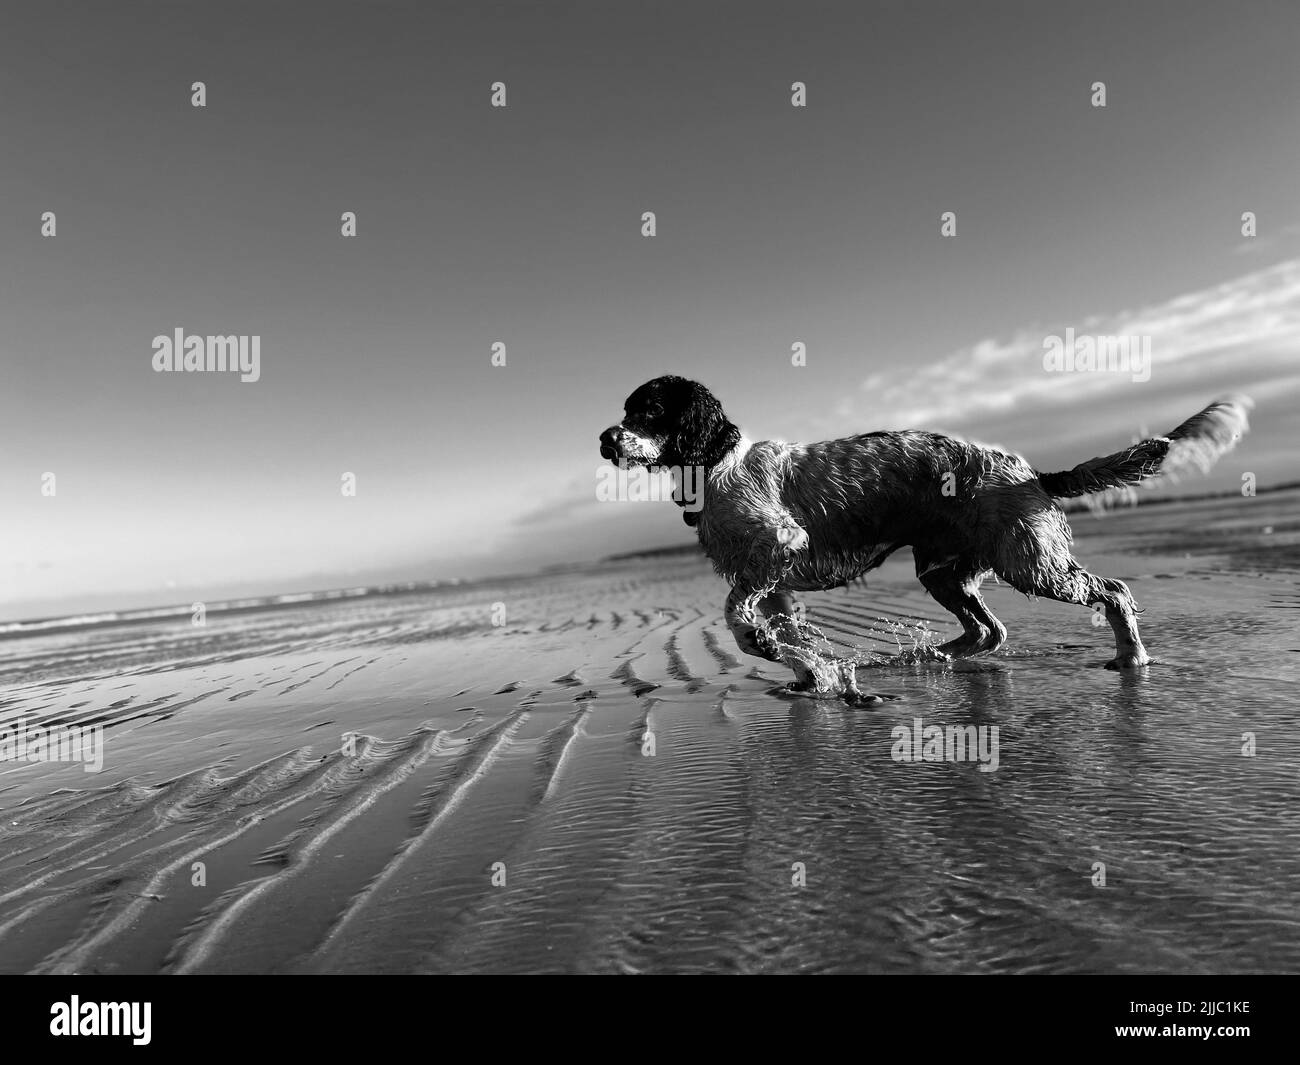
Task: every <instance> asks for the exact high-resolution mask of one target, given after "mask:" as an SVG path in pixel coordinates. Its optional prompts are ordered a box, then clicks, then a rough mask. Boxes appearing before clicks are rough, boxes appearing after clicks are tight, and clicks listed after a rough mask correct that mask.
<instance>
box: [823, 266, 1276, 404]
mask: <svg viewBox="0 0 1300 1065" xmlns="http://www.w3.org/2000/svg"><path fill="white" fill-rule="evenodd" d="M1067 328H1073V329H1074V330H1075V332H1076V334H1078V335H1080V336H1083V335H1085V334H1086V335H1091V336H1139V337H1150V343H1151V378H1150V380H1149V381H1146V382H1135V381H1134V380H1133V376H1132V375H1131V374H1128V373H1120V372H1105V373H1103V372H1049V371H1048V370H1045V369H1044V366H1043V355H1044V351H1045V349H1044V341H1045V339H1046V338H1047V337H1050V336H1063V335H1064V334H1065V331H1066V329H1067ZM1298 349H1300V259H1291V260H1287V261H1285V262H1281V263H1278V264H1277V265H1275V266H1271V267H1269V268H1267V269H1265V270H1260V271H1257V272H1254V273H1250V274H1246V275H1244V276H1242V277H1238V278H1236V279H1234V280H1231V281H1227V282H1224V283H1223V284H1220V285H1216V286H1214V287H1212V288H1206V289H1202V290H1200V291H1197V292H1190V293H1187V294H1185V295H1182V296H1178V297H1176V298H1174V299H1170V300H1167V301H1165V302H1163V303H1157V304H1152V305H1149V306H1146V307H1142V308H1140V309H1137V310H1125V311H1118V312H1115V313H1111V314H1107V315H1094V316H1092V317H1089V318H1086V319H1083V320H1080V321H1075V322H1061V323H1059V324H1057V325H1054V326H1052V327H1051V328H1046V329H1031V328H1026V329H1024V330H1021V331H1020V332H1018V333H1017V334H1016V335H1015V336H1014V337H1012V338H1011V339H1005V340H998V339H986V340H981V341H980V342H978V343H976V344H973V345H971V346H969V347H966V348H963V349H961V350H959V351H956V352H953V353H951V354H950V355H948V356H946V357H944V358H941V359H939V360H938V361H936V362H934V363H931V364H930V365H927V366H921V367H919V368H917V369H915V370H913V371H911V372H909V373H902V374H900V373H898V372H895V371H890V372H884V373H875V374H872V375H871V376H870V377H868V378H867V379H866V380H865V381H864V382H863V383H862V387H861V395H860V396H850V397H846V398H845V399H844V400H843V401H841V404H840V406H839V408H838V409H837V414H839V415H840V416H842V417H846V418H847V417H853V418H855V419H856V420H861V418H862V417H863V416H864V415H866V416H869V417H870V419H871V421H872V423H873V425H876V426H877V427H879V428H885V429H892V428H920V427H937V426H951V427H958V426H962V425H972V424H974V425H978V424H987V423H988V422H989V421H991V420H994V419H999V418H1001V417H1002V416H1004V415H1005V414H1006V413H1008V412H1010V411H1011V410H1013V409H1015V408H1016V407H1018V406H1020V405H1021V404H1023V403H1025V402H1026V401H1029V402H1031V403H1032V404H1034V405H1036V406H1037V407H1038V408H1039V409H1040V410H1044V411H1046V410H1048V409H1050V408H1051V407H1054V406H1068V407H1073V406H1076V405H1078V404H1081V403H1083V404H1089V405H1091V406H1092V407H1093V409H1096V407H1097V406H1098V405H1099V403H1100V402H1101V401H1106V402H1112V401H1113V402H1114V404H1115V405H1123V404H1129V403H1132V404H1136V403H1139V402H1142V403H1148V404H1149V403H1150V401H1151V400H1152V399H1154V398H1155V396H1156V395H1161V396H1166V395H1168V394H1170V393H1173V392H1178V393H1186V392H1189V391H1192V390H1195V389H1202V390H1208V391H1209V393H1210V394H1213V392H1214V391H1215V390H1223V389H1225V388H1228V389H1231V388H1241V387H1243V386H1244V385H1245V384H1247V383H1248V381H1249V380H1251V379H1253V380H1255V381H1260V382H1267V381H1271V380H1275V379H1276V378H1280V377H1284V376H1290V375H1291V374H1293V373H1294V372H1295V366H1296V354H1297V350H1298ZM1206 398H1210V396H1209V395H1207V396H1206Z"/></svg>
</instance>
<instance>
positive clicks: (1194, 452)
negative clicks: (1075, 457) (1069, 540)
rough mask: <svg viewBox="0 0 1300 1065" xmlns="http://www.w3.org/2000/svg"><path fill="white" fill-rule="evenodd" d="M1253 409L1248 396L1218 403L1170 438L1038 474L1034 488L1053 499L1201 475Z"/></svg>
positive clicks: (1234, 440) (1227, 446)
mask: <svg viewBox="0 0 1300 1065" xmlns="http://www.w3.org/2000/svg"><path fill="white" fill-rule="evenodd" d="M1254 405H1255V404H1254V403H1253V402H1251V400H1250V399H1249V398H1248V397H1246V396H1226V397H1224V398H1223V399H1216V400H1215V401H1214V402H1213V403H1211V404H1210V405H1209V406H1208V407H1206V408H1205V409H1204V410H1203V411H1201V413H1200V414H1194V415H1192V417H1190V418H1188V419H1187V421H1185V422H1183V424H1182V425H1180V426H1179V427H1178V428H1177V429H1175V430H1173V432H1171V433H1170V434H1169V435H1168V436H1156V437H1152V438H1151V439H1150V440H1143V441H1141V442H1140V443H1137V444H1134V445H1133V446H1132V447H1128V448H1125V449H1124V450H1123V451H1117V452H1115V454H1113V455H1105V456H1103V457H1101V458H1096V459H1089V460H1088V461H1087V462H1081V463H1079V465H1078V466H1076V467H1074V469H1072V470H1063V471H1062V472H1060V473H1040V474H1039V475H1038V483H1039V484H1041V485H1042V486H1043V489H1044V490H1045V491H1046V492H1047V494H1048V495H1050V496H1052V497H1053V498H1055V499H1068V498H1070V497H1072V496H1083V495H1090V494H1092V493H1093V492H1104V491H1106V490H1107V489H1114V488H1128V487H1131V486H1132V485H1136V484H1140V483H1141V482H1143V481H1146V480H1150V479H1151V478H1153V477H1156V476H1162V477H1166V478H1171V479H1172V478H1175V477H1177V476H1178V475H1179V474H1180V473H1183V472H1186V471H1187V470H1189V469H1194V470H1197V471H1199V472H1201V473H1205V472H1206V471H1207V470H1209V468H1210V467H1211V466H1212V465H1213V464H1214V461H1215V460H1216V459H1217V458H1218V457H1219V456H1220V455H1222V454H1223V453H1224V452H1226V451H1230V450H1231V449H1232V447H1233V445H1235V444H1236V443H1237V441H1238V440H1240V439H1241V438H1242V436H1243V435H1244V434H1245V432H1246V430H1247V429H1248V428H1249V425H1248V424H1247V422H1246V412H1247V411H1248V410H1250V409H1251V408H1252V407H1253V406H1254Z"/></svg>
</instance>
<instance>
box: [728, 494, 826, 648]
mask: <svg viewBox="0 0 1300 1065" xmlns="http://www.w3.org/2000/svg"><path fill="white" fill-rule="evenodd" d="M781 518H782V520H781V521H779V522H775V523H773V524H772V525H770V526H769V527H768V528H767V529H765V530H764V532H763V534H762V535H760V536H758V537H756V538H755V540H754V542H753V544H752V545H751V548H750V553H749V558H748V560H747V565H746V566H745V568H744V571H743V572H741V573H739V574H738V575H737V580H736V583H735V584H734V585H733V586H732V589H731V594H730V595H728V596H727V609H726V619H727V627H728V628H729V629H730V630H731V634H732V635H733V636H734V637H735V638H736V646H738V647H739V648H740V649H741V650H742V651H743V652H745V654H747V655H753V656H755V657H756V658H765V659H767V660H768V661H769V662H779V661H781V655H780V652H779V651H778V649H777V644H776V641H775V640H774V639H773V638H772V636H771V634H770V633H769V632H768V630H767V628H766V626H765V625H763V626H760V624H759V620H758V614H759V604H760V603H761V602H762V601H763V599H765V598H766V597H767V596H768V595H770V594H771V593H772V592H773V591H775V590H776V588H777V586H778V585H780V583H781V581H782V580H783V579H784V578H785V575H786V574H787V573H789V571H790V568H791V566H793V565H794V556H795V553H796V552H798V551H800V550H802V549H803V548H804V547H806V546H807V544H808V534H807V533H806V532H804V530H803V529H802V528H801V527H800V526H799V524H798V523H797V522H796V521H795V520H794V519H793V518H792V517H790V516H789V515H788V514H783V515H781Z"/></svg>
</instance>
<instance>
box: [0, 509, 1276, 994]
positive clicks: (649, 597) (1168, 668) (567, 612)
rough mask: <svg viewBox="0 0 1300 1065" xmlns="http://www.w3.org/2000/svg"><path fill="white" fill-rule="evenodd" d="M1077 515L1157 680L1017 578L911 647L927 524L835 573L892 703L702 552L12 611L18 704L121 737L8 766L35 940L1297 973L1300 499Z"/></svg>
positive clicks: (614, 958)
mask: <svg viewBox="0 0 1300 1065" xmlns="http://www.w3.org/2000/svg"><path fill="white" fill-rule="evenodd" d="M1073 520H1074V527H1075V532H1076V539H1077V550H1076V554H1077V556H1078V557H1079V558H1080V560H1081V561H1083V562H1084V563H1085V564H1086V565H1088V566H1089V567H1090V568H1091V569H1093V570H1095V571H1097V572H1100V573H1103V574H1105V575H1107V576H1114V577H1121V578H1123V579H1125V580H1127V581H1129V582H1130V583H1131V585H1132V587H1133V590H1134V593H1135V594H1136V596H1137V598H1138V601H1139V603H1140V604H1141V605H1142V606H1143V607H1144V609H1145V614H1144V615H1143V618H1142V629H1143V635H1144V638H1145V639H1146V642H1147V646H1148V649H1149V650H1150V651H1151V653H1152V654H1153V656H1154V657H1155V658H1156V660H1157V661H1156V664H1155V665H1154V666H1152V667H1151V668H1150V669H1149V670H1148V671H1146V673H1145V674H1140V675H1124V674H1117V673H1114V672H1110V671H1107V670H1105V669H1103V668H1101V663H1102V662H1103V661H1104V660H1105V659H1106V658H1108V657H1109V656H1110V654H1111V648H1112V644H1111V637H1110V634H1109V630H1108V629H1107V628H1105V627H1104V626H1103V627H1101V628H1096V627H1094V625H1093V624H1092V618H1091V615H1090V613H1089V612H1088V611H1086V610H1083V609H1081V608H1078V607H1068V606H1063V605H1059V604H1055V603H1047V602H1038V603H1034V602H1030V601H1028V600H1026V599H1025V598H1024V597H1022V596H1019V595H1018V594H1016V593H1014V592H1013V591H1011V590H1010V589H1008V588H1005V587H999V586H997V585H996V584H992V583H990V584H988V585H986V589H985V595H986V598H987V599H988V601H989V603H990V606H991V608H992V609H993V610H994V612H995V613H996V614H997V615H998V616H999V617H1000V618H1002V620H1003V622H1004V623H1005V624H1006V625H1007V628H1008V629H1009V631H1010V639H1009V641H1008V644H1007V647H1006V648H1005V650H1004V651H1003V652H1000V653H999V654H997V655H995V656H992V657H989V658H984V659H975V660H969V661H963V662H957V663H952V664H946V663H925V664H919V665H900V664H895V663H891V662H890V661H889V659H888V656H889V655H891V654H892V653H894V652H896V651H897V650H899V649H900V648H901V649H904V650H907V649H910V648H912V647H913V646H915V645H916V644H918V643H920V644H924V643H925V642H926V641H927V640H929V639H930V638H931V636H933V637H936V638H937V639H936V642H937V641H938V640H941V639H943V638H947V637H948V636H951V635H952V634H953V633H954V631H955V623H954V622H953V620H952V619H951V618H950V617H949V616H948V615H947V614H946V613H945V612H944V611H943V610H942V609H940V608H939V607H938V606H937V605H936V604H935V603H933V602H932V601H931V600H929V599H928V598H927V597H926V596H925V594H924V593H923V591H922V589H921V588H920V586H919V585H918V584H917V582H916V580H915V578H914V577H913V575H912V569H911V559H910V555H908V554H907V553H906V552H901V553H900V554H899V555H897V556H895V558H894V559H892V560H891V561H890V562H889V563H887V564H886V566H885V567H884V568H883V569H881V570H879V571H876V572H875V573H873V574H871V575H870V579H869V581H868V584H867V586H866V587H865V588H863V587H854V588H850V589H847V590H842V591H837V592H832V593H824V594H820V595H814V596H810V597H808V603H809V608H810V619H811V620H812V621H813V622H814V623H815V624H816V625H817V626H818V627H819V628H821V629H822V630H823V631H824V632H825V633H826V634H827V636H828V637H830V638H831V639H832V641H835V642H836V644H837V646H838V647H839V649H840V650H841V651H842V652H843V653H845V654H848V653H857V654H858V655H859V656H860V657H861V658H863V660H864V662H865V668H862V669H861V670H860V671H859V674H858V676H859V684H860V686H861V687H862V689H863V690H864V691H869V692H877V693H880V694H882V695H885V696H888V699H887V701H886V702H885V703H884V704H883V705H881V706H879V707H874V708H852V707H849V706H847V705H845V704H844V703H843V702H840V701H838V700H834V699H830V700H814V699H811V698H807V697H801V696H795V695H791V694H788V693H783V692H782V691H781V690H780V685H781V684H782V683H783V682H784V681H785V680H786V679H787V677H786V674H785V672H784V671H783V670H782V669H781V668H780V667H778V666H774V665H770V664H767V663H763V662H759V661H758V660H755V659H744V660H743V661H742V660H741V656H740V655H739V653H738V652H737V651H736V649H735V646H734V643H733V641H732V640H731V637H730V635H729V634H728V633H727V631H726V629H725V627H724V626H723V625H722V622H721V617H720V613H721V606H722V602H723V599H724V597H725V588H724V586H723V584H722V583H721V582H720V581H719V580H718V579H717V578H716V577H714V576H713V575H712V573H711V571H710V570H709V568H708V566H707V564H706V563H705V561H704V560H703V559H702V558H700V557H698V556H692V555H665V556H659V557H647V558H640V559H630V560H622V561H613V562H607V563H603V564H594V565H592V566H591V567H589V568H587V569H585V570H582V571H576V572H565V573H555V574H549V575H543V576H537V577H530V578H525V579H516V580H508V581H500V582H482V583H478V584H475V585H464V586H458V587H452V588H446V589H440V590H434V591H429V592H424V593H418V594H417V593H411V594H401V595H382V596H368V597H356V598H348V599H340V600H336V601H330V602H325V603H316V604H310V605H298V606H281V607H277V608H275V609H266V610H257V611H250V612H246V613H240V614H232V615H229V616H225V615H219V614H218V615H210V616H209V618H208V622H207V625H206V626H205V627H203V628H194V627H192V626H191V625H190V624H189V616H188V614H186V615H184V616H182V617H173V618H163V619H152V620H147V621H143V622H139V623H134V624H115V625H92V626H89V627H86V628H84V629H82V630H78V631H71V632H53V633H46V634H37V635H24V636H11V637H9V638H7V639H5V640H3V641H0V656H2V657H0V683H2V684H3V687H2V688H0V724H8V725H13V724H14V722H16V721H18V720H19V719H25V720H26V721H27V722H28V723H29V724H30V723H33V722H40V723H42V724H46V725H56V724H76V723H80V724H93V723H98V724H102V725H103V726H104V729H105V731H104V743H105V748H104V766H103V769H102V771H101V772H100V773H98V774H89V773H86V772H84V771H83V770H82V768H80V767H79V766H76V765H65V764H51V763H33V764H27V763H16V762H0V811H2V812H3V822H2V824H0V970H2V971H5V972H29V971H36V972H159V971H162V972H177V973H189V972H285V971H289V972H385V973H388V972H495V971H510V972H550V971H567V972H696V971H723V972H794V971H866V972H1118V971H1132V972H1170V973H1182V972H1192V973H1196V972H1246V971H1295V970H1296V969H1297V968H1300V903H1298V901H1297V900H1298V898H1300V773H1298V772H1297V770H1298V769H1300V743H1298V742H1297V736H1298V734H1300V730H1298V728H1297V724H1298V722H1297V718H1298V717H1300V710H1298V709H1297V701H1296V697H1295V693H1296V690H1297V689H1296V682H1297V679H1300V677H1298V670H1297V655H1298V653H1300V635H1297V633H1296V625H1295V623H1296V620H1297V617H1300V614H1298V613H1297V611H1298V608H1300V493H1297V492H1285V493H1277V494H1272V495H1267V496H1261V497H1259V498H1257V499H1249V500H1242V499H1225V500H1212V501H1206V502H1198V503H1179V504H1169V505H1163V506H1144V507H1141V508H1138V509H1136V510H1132V511H1123V512H1120V513H1117V514H1114V515H1112V516H1110V517H1108V518H1106V519H1104V520H1100V521H1099V520H1096V519H1093V518H1091V517H1089V516H1086V515H1083V516H1076V517H1075V518H1074V519H1073ZM684 535H685V534H684ZM496 604H502V605H503V606H504V611H505V624H503V625H495V626H494V625H493V623H492V622H493V609H494V606H495V605H496ZM498 609H499V608H498ZM498 620H499V617H498ZM918 718H919V719H922V720H923V722H924V723H925V724H926V725H931V724H938V725H968V724H970V725H976V726H990V727H991V726H997V728H998V734H999V747H1000V749H999V758H998V764H997V769H996V771H995V772H982V771H980V767H979V765H978V764H977V763H975V762H963V763H957V764H953V763H946V762H942V763H915V762H900V761H895V760H894V759H893V758H892V757H891V751H892V749H893V747H894V739H893V737H892V730H893V729H894V728H895V726H898V725H906V726H909V727H910V726H911V725H912V724H913V722H914V721H915V720H916V719H918ZM348 733H352V734H355V737H356V738H355V740H354V741H353V742H351V743H348V742H345V740H344V737H345V735H346V734H348ZM647 733H650V734H652V735H653V741H654V742H653V751H652V752H650V751H648V750H647V743H646V736H647ZM1246 733H1251V734H1253V736H1254V740H1255V744H1256V754H1255V756H1254V757H1246V756H1244V755H1243V753H1242V747H1243V742H1244V740H1243V735H1244V734H1246ZM196 863H202V866H201V869H202V872H203V876H202V877H200V876H199V875H198V873H197V872H196V870H197V869H199V868H200V867H198V866H196ZM1095 863H1104V869H1105V884H1104V886H1099V885H1098V884H1097V883H1096V879H1097V877H1096V871H1097V868H1098V867H1097V865H1096V864H1095ZM799 870H802V874H803V877H804V878H805V879H806V883H804V884H803V885H802V886H798V885H796V884H795V883H794V882H793V881H794V880H796V879H798V872H799ZM196 881H202V882H201V883H200V882H196Z"/></svg>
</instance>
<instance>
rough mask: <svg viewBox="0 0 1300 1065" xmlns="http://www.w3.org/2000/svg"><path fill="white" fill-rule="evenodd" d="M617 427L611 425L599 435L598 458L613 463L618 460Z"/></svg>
mask: <svg viewBox="0 0 1300 1065" xmlns="http://www.w3.org/2000/svg"><path fill="white" fill-rule="evenodd" d="M617 428H618V427H617V426H614V425H611V426H610V427H609V428H608V429H606V430H605V431H604V432H603V433H601V434H600V457H601V458H603V459H609V460H610V461H613V460H614V459H616V458H618V437H617V435H616V430H617Z"/></svg>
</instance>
